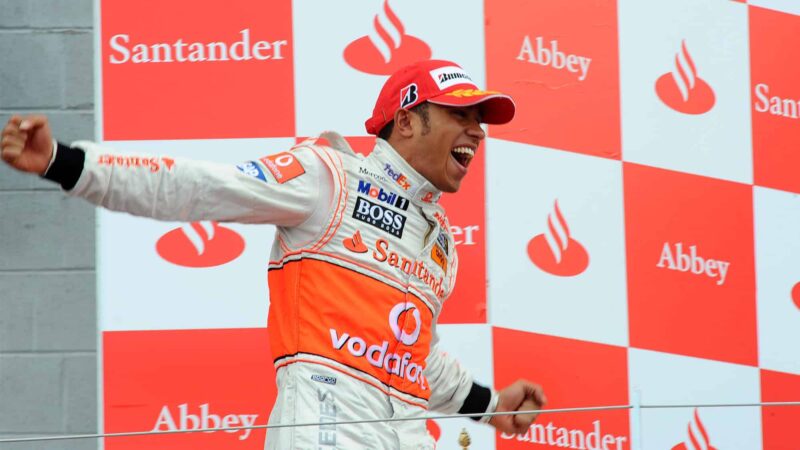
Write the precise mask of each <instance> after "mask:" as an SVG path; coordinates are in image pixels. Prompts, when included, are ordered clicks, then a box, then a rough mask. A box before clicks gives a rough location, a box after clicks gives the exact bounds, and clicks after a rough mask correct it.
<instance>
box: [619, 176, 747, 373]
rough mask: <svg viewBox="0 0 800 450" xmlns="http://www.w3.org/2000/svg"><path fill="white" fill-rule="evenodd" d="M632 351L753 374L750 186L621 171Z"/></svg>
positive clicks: (698, 177) (688, 177)
mask: <svg viewBox="0 0 800 450" xmlns="http://www.w3.org/2000/svg"><path fill="white" fill-rule="evenodd" d="M623 178H624V186H625V222H626V239H627V241H626V242H627V255H628V258H627V269H628V295H629V297H628V304H629V320H630V343H631V345H632V346H634V347H639V348H645V349H651V350H659V351H664V352H670V353H677V354H681V355H689V356H697V357H700V358H708V359H715V360H721V361H728V362H735V363H739V364H749V365H757V342H756V314H755V313H756V304H755V281H754V279H755V273H754V262H753V198H752V187H751V186H748V185H743V184H738V183H733V182H727V181H722V180H716V179H713V178H705V177H700V176H695V175H688V174H682V173H679V172H672V171H668V170H663V169H655V168H649V167H645V166H639V165H635V164H628V163H626V164H625V165H624V168H623Z"/></svg>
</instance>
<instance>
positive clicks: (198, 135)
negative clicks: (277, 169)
mask: <svg viewBox="0 0 800 450" xmlns="http://www.w3.org/2000/svg"><path fill="white" fill-rule="evenodd" d="M156 10H157V13H155V11H156ZM100 14H101V17H100V29H101V30H102V32H101V36H100V54H99V55H98V58H99V59H100V65H101V67H102V102H103V104H102V110H103V119H102V120H103V130H102V136H103V138H104V139H106V140H133V139H208V138H242V137H273V136H294V135H295V132H294V75H293V60H294V56H293V54H294V47H295V46H294V42H293V37H292V5H291V1H290V0H279V1H274V2H269V3H264V2H260V1H257V0H243V1H240V2H238V3H237V7H236V8H218V7H216V6H214V5H211V4H209V3H197V2H193V1H189V0H177V1H170V2H168V3H163V4H162V3H158V4H156V3H153V2H147V3H144V4H143V3H140V2H137V3H131V2H113V1H101V2H100ZM264 105H269V107H268V108H265V107H264Z"/></svg>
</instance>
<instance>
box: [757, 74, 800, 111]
mask: <svg viewBox="0 0 800 450" xmlns="http://www.w3.org/2000/svg"><path fill="white" fill-rule="evenodd" d="M755 95H756V99H757V101H756V104H755V109H756V111H757V112H760V113H765V112H769V113H770V114H772V115H773V116H782V117H786V118H788V119H800V98H798V99H793V98H781V97H778V96H777V95H773V96H772V97H768V95H769V85H766V84H764V83H759V84H757V85H756V87H755Z"/></svg>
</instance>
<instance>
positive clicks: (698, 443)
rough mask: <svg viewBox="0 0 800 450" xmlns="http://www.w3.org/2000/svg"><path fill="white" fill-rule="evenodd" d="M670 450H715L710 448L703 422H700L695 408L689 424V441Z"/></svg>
mask: <svg viewBox="0 0 800 450" xmlns="http://www.w3.org/2000/svg"><path fill="white" fill-rule="evenodd" d="M671 450H717V449H716V448H715V447H712V446H711V442H710V441H709V439H708V433H707V432H706V429H705V427H704V426H703V422H702V421H700V415H699V414H698V413H697V408H695V410H694V416H693V417H692V420H691V421H690V422H689V441H684V442H681V443H680V444H678V445H675V446H674V447H672V449H671Z"/></svg>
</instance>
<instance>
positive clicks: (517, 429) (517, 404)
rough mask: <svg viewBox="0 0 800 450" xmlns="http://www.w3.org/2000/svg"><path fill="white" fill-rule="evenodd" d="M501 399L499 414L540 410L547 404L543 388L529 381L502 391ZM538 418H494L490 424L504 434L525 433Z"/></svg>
mask: <svg viewBox="0 0 800 450" xmlns="http://www.w3.org/2000/svg"><path fill="white" fill-rule="evenodd" d="M499 397H500V398H499V400H498V402H497V412H505V411H532V410H540V409H542V407H543V406H544V405H546V404H547V398H545V396H544V391H543V390H542V387H541V386H539V385H538V384H535V383H531V382H530V381H527V380H517V381H516V382H515V383H513V384H511V385H510V386H508V387H506V388H505V389H503V390H502V391H500V392H499ZM536 416H538V414H536V413H534V414H515V415H505V416H494V417H492V418H491V419H490V420H489V424H491V425H493V426H494V427H495V428H497V429H498V430H500V431H502V432H503V433H508V434H514V433H524V432H525V431H527V430H528V427H530V426H531V423H533V421H534V420H536Z"/></svg>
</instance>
